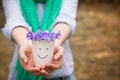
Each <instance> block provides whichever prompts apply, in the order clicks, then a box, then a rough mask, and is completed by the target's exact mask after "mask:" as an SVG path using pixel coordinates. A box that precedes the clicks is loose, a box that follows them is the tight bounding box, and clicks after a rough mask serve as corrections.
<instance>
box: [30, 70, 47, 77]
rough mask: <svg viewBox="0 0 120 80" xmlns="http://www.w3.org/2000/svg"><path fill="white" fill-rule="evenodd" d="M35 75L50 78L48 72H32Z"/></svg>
mask: <svg viewBox="0 0 120 80" xmlns="http://www.w3.org/2000/svg"><path fill="white" fill-rule="evenodd" d="M32 74H33V75H35V76H48V72H46V71H45V70H40V71H37V72H32Z"/></svg>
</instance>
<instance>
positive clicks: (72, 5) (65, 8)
mask: <svg viewBox="0 0 120 80" xmlns="http://www.w3.org/2000/svg"><path fill="white" fill-rule="evenodd" d="M77 5H78V0H63V4H62V8H61V11H60V13H59V15H58V17H57V19H56V21H55V24H57V23H59V22H65V23H67V24H68V25H69V27H70V29H71V33H70V36H69V37H71V36H72V35H73V33H74V31H75V27H76V12H77Z"/></svg>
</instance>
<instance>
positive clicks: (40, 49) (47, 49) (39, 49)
mask: <svg viewBox="0 0 120 80" xmlns="http://www.w3.org/2000/svg"><path fill="white" fill-rule="evenodd" d="M39 50H42V49H41V48H39ZM46 50H48V48H46Z"/></svg>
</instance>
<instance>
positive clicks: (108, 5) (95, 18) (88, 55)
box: [0, 0, 120, 80]
mask: <svg viewBox="0 0 120 80" xmlns="http://www.w3.org/2000/svg"><path fill="white" fill-rule="evenodd" d="M4 24H5V17H4V13H3V8H2V4H1V0H0V28H2V27H3V26H4ZM70 46H71V48H72V51H73V56H74V61H75V72H74V73H75V76H76V78H77V80H120V0H79V6H78V13H77V27H76V32H75V34H74V36H73V37H72V38H71V44H70ZM13 52H14V44H13V43H12V42H10V41H8V40H7V39H6V38H5V37H4V35H3V34H2V32H1V31H0V80H7V77H8V69H9V64H10V61H11V58H12V55H13Z"/></svg>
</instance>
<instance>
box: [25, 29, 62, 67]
mask: <svg viewBox="0 0 120 80" xmlns="http://www.w3.org/2000/svg"><path fill="white" fill-rule="evenodd" d="M59 37H60V33H59V32H58V33H54V32H41V31H38V32H36V33H33V32H28V34H27V38H28V39H29V40H32V42H33V46H32V49H33V59H34V63H35V66H43V65H45V64H48V63H52V59H53V53H54V43H55V39H59Z"/></svg>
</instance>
